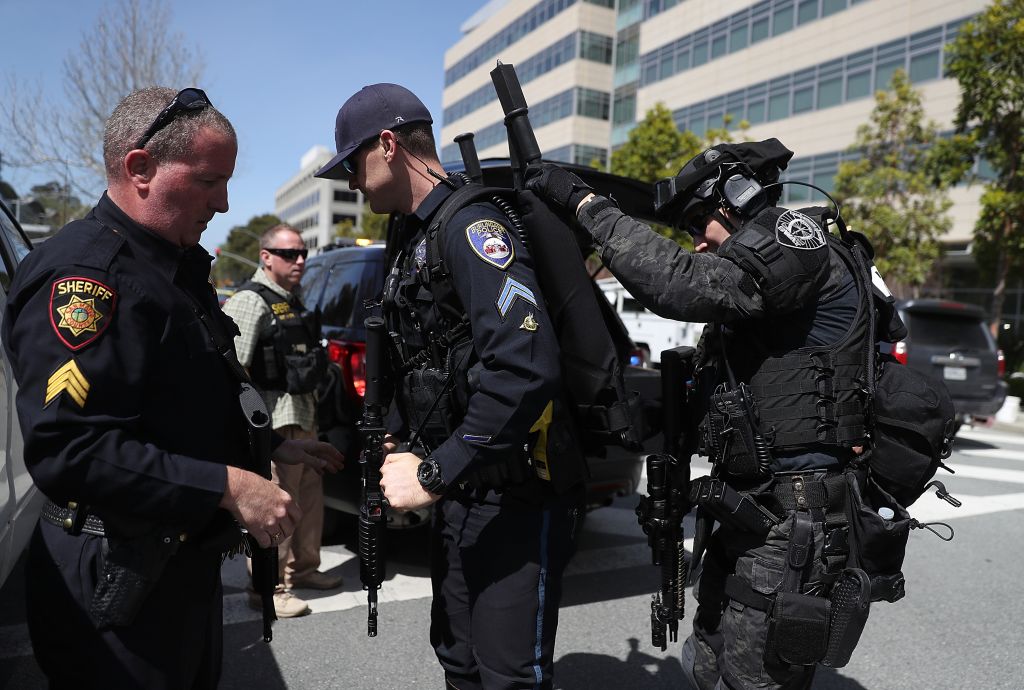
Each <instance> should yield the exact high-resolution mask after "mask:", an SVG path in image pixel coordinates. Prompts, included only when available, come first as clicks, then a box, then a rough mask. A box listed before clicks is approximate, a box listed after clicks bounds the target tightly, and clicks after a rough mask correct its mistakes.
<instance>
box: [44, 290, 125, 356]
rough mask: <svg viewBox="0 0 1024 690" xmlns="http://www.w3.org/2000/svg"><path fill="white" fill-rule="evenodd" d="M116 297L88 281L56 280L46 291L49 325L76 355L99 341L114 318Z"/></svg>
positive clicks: (109, 291)
mask: <svg viewBox="0 0 1024 690" xmlns="http://www.w3.org/2000/svg"><path fill="white" fill-rule="evenodd" d="M116 302H117V294H116V293H115V292H114V291H113V290H111V289H110V288H109V287H107V286H106V285H104V284H103V283H101V282H99V281H96V280H93V279H92V278H81V277H75V276H72V277H69V278H60V279H59V280H57V281H55V282H54V283H53V287H52V288H51V290H50V325H52V326H53V331H54V333H56V334H57V337H58V338H60V340H61V342H62V343H64V344H65V345H67V347H68V348H69V349H70V350H71V351H73V352H76V351H78V350H81V349H82V348H83V347H85V346H86V345H88V344H89V343H91V342H92V341H94V340H96V338H98V337H100V335H101V334H102V333H103V331H105V330H106V328H107V326H109V325H110V318H111V317H112V316H113V314H114V304H115V303H116Z"/></svg>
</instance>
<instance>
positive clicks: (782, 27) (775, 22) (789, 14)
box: [772, 5, 793, 36]
mask: <svg viewBox="0 0 1024 690" xmlns="http://www.w3.org/2000/svg"><path fill="white" fill-rule="evenodd" d="M792 28H793V6H792V5H789V6H788V7H780V8H779V9H777V10H775V14H774V15H772V35H773V36H778V35H779V34H784V33H786V32H787V31H789V30H790V29H792Z"/></svg>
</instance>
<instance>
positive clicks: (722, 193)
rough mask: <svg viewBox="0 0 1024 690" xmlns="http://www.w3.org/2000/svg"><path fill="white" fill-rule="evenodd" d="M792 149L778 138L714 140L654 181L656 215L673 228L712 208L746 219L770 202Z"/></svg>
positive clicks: (778, 193) (778, 192) (791, 155)
mask: <svg viewBox="0 0 1024 690" xmlns="http://www.w3.org/2000/svg"><path fill="white" fill-rule="evenodd" d="M792 157H793V152H792V151H790V150H789V149H787V148H786V147H785V146H783V145H782V142H780V141H779V140H778V139H766V140H764V141H748V142H742V143H739V144H718V145H717V146H713V147H711V148H710V149H708V150H706V151H704V152H702V153H699V154H697V155H696V156H694V157H693V158H691V159H690V160H688V161H687V162H686V164H685V165H683V167H682V168H681V169H680V170H679V174H678V175H676V176H675V177H669V178H666V179H664V180H659V181H658V182H657V183H656V184H655V186H654V213H655V216H656V217H657V218H658V219H659V220H661V221H663V222H665V223H668V224H669V225H672V226H674V227H687V226H688V225H690V224H691V223H692V222H693V220H694V219H695V218H698V217H700V218H703V217H704V216H706V215H708V214H709V213H711V212H712V211H714V210H715V209H716V208H720V207H725V208H726V209H728V210H730V211H732V212H733V213H735V214H736V215H738V216H740V217H743V218H750V217H753V216H754V215H756V214H757V213H759V212H760V211H761V210H762V209H763V208H764V207H765V206H769V205H774V204H775V202H777V201H778V200H779V196H780V194H781V188H780V187H772V188H769V189H767V190H766V189H764V187H765V186H767V185H769V184H772V183H774V182H776V181H778V179H779V173H780V172H781V171H782V170H785V169H786V166H787V165H788V164H789V159H790V158H792Z"/></svg>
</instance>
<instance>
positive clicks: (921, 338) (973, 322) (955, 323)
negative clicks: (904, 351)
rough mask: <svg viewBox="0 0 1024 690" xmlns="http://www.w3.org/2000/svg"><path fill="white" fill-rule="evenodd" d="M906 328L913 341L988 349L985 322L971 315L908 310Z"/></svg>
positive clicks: (922, 343)
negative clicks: (908, 319) (908, 321)
mask: <svg viewBox="0 0 1024 690" xmlns="http://www.w3.org/2000/svg"><path fill="white" fill-rule="evenodd" d="M909 317H910V323H908V324H907V328H908V330H909V331H910V337H911V338H912V339H913V340H914V342H916V343H919V344H921V345H935V346H938V347H948V348H970V349H973V350H988V349H989V343H988V338H987V337H986V334H985V324H984V323H983V322H981V321H979V320H978V319H977V318H975V317H973V316H958V315H956V314H929V313H926V312H910V314H909Z"/></svg>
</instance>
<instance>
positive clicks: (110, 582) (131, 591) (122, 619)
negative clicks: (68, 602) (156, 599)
mask: <svg viewBox="0 0 1024 690" xmlns="http://www.w3.org/2000/svg"><path fill="white" fill-rule="evenodd" d="M108 526H109V521H108ZM107 544H108V550H107V553H106V555H105V558H104V564H103V572H102V573H101V574H100V580H99V584H97V586H96V591H95V592H94V593H93V597H92V604H91V605H90V607H89V615H90V616H91V617H92V620H93V623H95V624H96V627H97V628H99V629H100V630H106V629H109V628H114V627H120V626H126V625H131V624H132V622H134V620H135V617H136V616H137V615H138V613H139V610H140V609H141V608H142V605H143V604H144V603H145V601H146V597H147V596H148V595H149V593H150V591H151V590H152V589H153V586H154V585H155V584H156V582H157V580H159V579H160V575H161V574H162V573H163V571H164V567H165V566H166V565H167V561H169V560H170V559H171V556H173V555H174V554H175V552H176V551H177V550H178V547H179V546H180V545H181V539H180V536H179V533H178V532H173V531H159V532H150V533H147V534H142V535H140V536H133V537H129V538H122V537H115V536H112V535H110V534H109V533H108V535H107Z"/></svg>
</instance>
